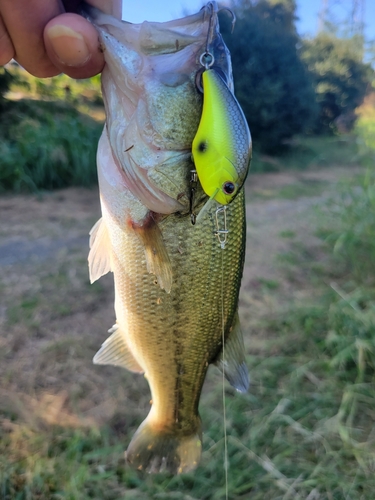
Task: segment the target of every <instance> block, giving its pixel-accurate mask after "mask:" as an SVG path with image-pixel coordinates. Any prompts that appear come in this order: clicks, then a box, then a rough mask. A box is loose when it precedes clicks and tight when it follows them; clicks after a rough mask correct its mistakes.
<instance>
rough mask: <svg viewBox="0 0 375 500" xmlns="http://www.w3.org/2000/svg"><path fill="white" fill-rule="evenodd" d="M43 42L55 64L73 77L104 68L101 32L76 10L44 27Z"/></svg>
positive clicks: (93, 73)
mask: <svg viewBox="0 0 375 500" xmlns="http://www.w3.org/2000/svg"><path fill="white" fill-rule="evenodd" d="M44 44H45V47H46V51H47V54H48V56H49V58H50V60H51V61H52V63H53V64H54V66H55V67H56V68H58V69H59V71H60V72H63V73H66V74H67V75H69V76H71V77H72V78H88V77H90V76H93V75H96V74H97V73H99V72H100V71H101V70H102V69H103V66H104V58H103V54H102V52H101V51H100V45H99V40H98V33H97V31H96V30H95V28H94V27H93V25H92V24H90V23H89V22H88V21H87V20H86V19H84V18H83V17H81V16H78V15H77V14H62V15H60V16H58V17H56V18H55V19H52V21H50V22H49V23H48V24H47V26H46V27H45V30H44Z"/></svg>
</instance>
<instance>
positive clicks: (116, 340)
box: [93, 324, 144, 373]
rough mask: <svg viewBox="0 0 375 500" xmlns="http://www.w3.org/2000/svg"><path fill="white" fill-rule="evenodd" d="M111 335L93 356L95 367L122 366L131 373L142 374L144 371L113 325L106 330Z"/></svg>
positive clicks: (120, 332) (118, 328)
mask: <svg viewBox="0 0 375 500" xmlns="http://www.w3.org/2000/svg"><path fill="white" fill-rule="evenodd" d="M108 333H110V334H111V335H110V336H109V337H108V338H107V340H106V341H105V342H104V343H103V345H102V347H101V348H100V349H99V351H98V352H97V353H96V354H95V356H94V359H93V362H94V363H95V364H96V365H114V366H122V367H123V368H126V369H127V370H130V371H131V372H137V373H143V372H144V369H143V368H142V367H141V366H140V365H139V363H138V361H136V360H135V358H134V356H133V354H132V353H131V352H130V350H129V347H128V345H127V343H126V340H125V336H124V334H123V332H122V330H121V329H120V327H119V325H118V324H116V325H113V327H112V328H111V329H109V330H108Z"/></svg>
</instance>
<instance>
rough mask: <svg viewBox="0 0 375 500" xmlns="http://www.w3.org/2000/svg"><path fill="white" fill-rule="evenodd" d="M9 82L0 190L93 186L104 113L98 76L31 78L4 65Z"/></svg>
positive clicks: (1, 128) (1, 126)
mask: <svg viewBox="0 0 375 500" xmlns="http://www.w3.org/2000/svg"><path fill="white" fill-rule="evenodd" d="M9 71H10V74H11V75H12V76H13V78H14V79H15V83H13V84H12V86H11V91H10V92H8V94H7V95H6V97H7V98H8V99H7V100H5V101H4V102H3V105H2V112H1V120H0V192H1V191H14V192H20V191H38V190H43V189H44V190H51V189H57V188H62V187H66V186H88V185H92V184H94V183H96V147H97V142H98V139H99V136H100V133H101V130H102V126H103V121H104V113H103V104H102V100H101V97H100V82H99V77H94V78H93V79H90V80H85V81H84V82H83V81H78V80H72V79H69V78H68V77H67V76H64V75H60V76H59V77H56V78H50V79H38V78H33V77H31V76H30V75H28V74H27V73H26V72H24V71H23V70H21V69H20V68H18V67H17V66H14V67H12V66H10V68H9Z"/></svg>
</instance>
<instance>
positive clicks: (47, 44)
mask: <svg viewBox="0 0 375 500" xmlns="http://www.w3.org/2000/svg"><path fill="white" fill-rule="evenodd" d="M86 1H87V3H88V4H90V5H93V6H94V7H97V8H98V9H100V10H102V11H103V12H106V13H107V14H112V15H114V16H115V17H118V18H121V0H86ZM81 3H82V0H0V66H3V65H4V64H6V63H8V62H9V61H10V60H11V59H12V58H14V59H15V60H16V61H17V62H18V63H19V64H20V65H21V66H23V67H24V68H25V69H26V70H27V71H28V72H29V73H31V74H32V75H34V76H37V77H40V78H44V77H49V76H55V75H58V74H59V73H66V74H67V75H69V76H70V77H72V78H88V77H91V76H94V75H96V74H97V73H99V72H100V71H101V70H102V69H103V65H104V58H103V54H102V53H101V52H100V50H99V43H98V33H97V31H96V30H95V28H94V27H93V26H92V24H90V23H89V22H88V21H87V20H86V19H84V18H83V17H82V16H79V15H78V14H76V13H75V12H77V10H78V8H79V5H80V4H81Z"/></svg>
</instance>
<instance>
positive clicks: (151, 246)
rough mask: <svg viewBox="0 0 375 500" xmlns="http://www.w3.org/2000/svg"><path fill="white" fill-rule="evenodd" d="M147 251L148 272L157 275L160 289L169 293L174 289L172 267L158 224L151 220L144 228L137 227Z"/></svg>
mask: <svg viewBox="0 0 375 500" xmlns="http://www.w3.org/2000/svg"><path fill="white" fill-rule="evenodd" d="M134 230H135V231H136V233H137V235H138V237H139V238H140V240H141V241H142V244H143V246H144V251H145V257H146V264H147V271H148V272H149V273H152V274H155V276H156V278H157V280H158V284H159V286H160V288H163V289H164V290H165V291H166V292H167V293H169V292H170V291H171V288H172V279H173V276H172V265H171V261H170V259H169V255H168V251H167V248H166V246H165V243H164V241H163V236H162V234H161V231H160V228H159V226H158V224H157V223H156V222H155V221H154V220H150V221H149V222H148V223H147V224H145V225H144V226H135V227H134Z"/></svg>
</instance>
